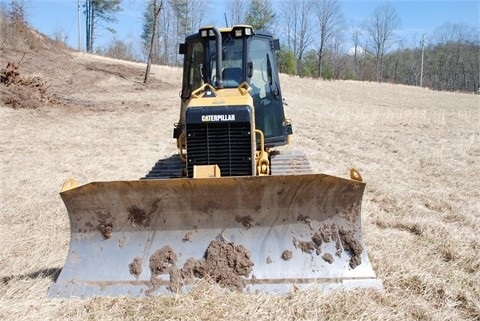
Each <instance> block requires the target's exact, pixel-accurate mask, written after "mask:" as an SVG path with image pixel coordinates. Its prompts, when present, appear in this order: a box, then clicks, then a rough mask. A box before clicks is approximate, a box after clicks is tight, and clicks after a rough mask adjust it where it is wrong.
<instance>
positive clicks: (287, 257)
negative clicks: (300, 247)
mask: <svg viewBox="0 0 480 321" xmlns="http://www.w3.org/2000/svg"><path fill="white" fill-rule="evenodd" d="M292 257H293V253H292V251H290V250H285V251H283V253H282V259H284V260H285V261H290V260H291V259H292Z"/></svg>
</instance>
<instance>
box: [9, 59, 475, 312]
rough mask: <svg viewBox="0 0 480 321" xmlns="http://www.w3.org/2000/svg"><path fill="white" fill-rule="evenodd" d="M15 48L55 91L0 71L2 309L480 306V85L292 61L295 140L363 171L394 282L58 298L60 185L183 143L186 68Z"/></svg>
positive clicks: (313, 155) (387, 276) (62, 224)
mask: <svg viewBox="0 0 480 321" xmlns="http://www.w3.org/2000/svg"><path fill="white" fill-rule="evenodd" d="M8 61H16V62H19V61H20V69H19V72H20V75H23V76H25V77H39V78H38V79H40V80H42V81H44V83H43V85H44V87H45V88H46V92H45V94H44V95H43V96H42V95H40V96H36V95H34V94H32V91H30V92H29V91H27V92H23V93H20V94H18V93H16V94H15V93H13V94H12V91H14V87H13V86H9V87H5V86H4V85H2V84H0V93H1V95H2V97H0V120H1V126H0V166H1V167H0V190H1V196H0V244H1V248H0V278H1V283H0V319H1V320H54V319H60V320H118V319H129V320H168V319H171V320H173V319H175V320H219V319H224V320H241V319H242V320H274V319H277V320H480V272H479V271H480V238H479V234H478V233H479V231H480V178H479V174H480V96H478V95H473V94H463V93H448V92H436V91H431V90H428V89H423V88H415V87H407V86H400V85H391V84H378V83H364V82H354V81H333V82H327V81H319V80H312V79H300V78H296V77H288V76H282V81H283V82H282V88H283V94H284V97H285V98H286V101H287V103H288V106H287V107H286V113H287V115H288V116H289V117H290V118H291V119H292V122H293V125H294V134H295V135H294V139H293V145H292V146H291V147H288V148H293V149H301V150H303V151H304V152H305V153H306V154H307V155H308V157H309V159H310V161H311V163H312V167H313V169H314V171H315V172H319V173H327V174H332V175H337V176H342V177H347V173H348V170H349V169H350V168H351V167H355V168H356V169H358V170H359V171H360V172H361V173H362V175H363V178H364V180H365V181H366V183H367V189H366V192H365V196H364V202H363V207H362V224H363V234H364V238H365V242H366V244H367V248H368V254H369V257H370V261H371V263H372V265H373V267H374V269H375V271H376V273H377V276H378V277H379V278H381V279H382V280H383V283H384V286H385V290H384V291H376V290H357V291H351V292H330V293H320V292H315V291H307V292H299V293H291V294H289V295H268V294H255V295H253V294H240V293H232V292H229V291H227V290H224V289H222V288H220V287H218V286H214V285H211V284H208V282H201V283H199V284H198V286H197V287H195V288H194V290H193V291H192V292H190V293H188V294H180V295H172V296H169V297H151V298H144V299H132V298H127V297H118V298H94V299H88V300H80V299H51V298H47V297H46V292H47V289H48V287H49V286H50V285H51V284H52V282H53V280H54V278H55V277H56V276H57V275H58V273H59V270H60V269H61V268H62V266H63V263H64V260H65V257H66V254H67V251H68V242H69V223H68V218H67V212H66V209H65V207H64V205H63V203H62V201H61V199H60V197H59V195H58V192H59V190H60V186H61V184H62V183H63V181H64V180H65V179H67V178H68V177H75V178H76V179H77V180H78V181H79V183H87V182H90V181H99V180H127V179H138V178H140V177H142V176H143V175H145V174H146V173H147V172H148V171H149V169H150V168H151V167H152V166H153V165H154V163H155V162H156V161H157V160H158V159H159V158H162V157H165V156H169V155H171V154H173V153H175V152H176V150H175V148H176V146H175V141H174V139H172V130H173V124H174V123H175V122H176V121H177V120H178V108H179V98H178V92H179V90H180V84H181V72H180V70H179V69H175V68H168V67H160V66H156V67H154V68H153V75H152V81H151V82H150V84H148V85H143V84H142V83H141V79H142V76H143V70H144V66H143V65H140V64H134V63H125V62H119V61H113V60H108V59H105V58H100V57H95V56H89V55H84V54H79V53H70V52H63V51H57V52H48V51H44V50H37V51H31V52H28V53H26V54H25V55H24V54H22V53H18V52H5V51H0V68H4V67H5V66H6V64H7V62H8ZM15 95H16V96H15ZM6 98H8V99H6ZM6 101H7V102H9V103H6ZM12 102H15V107H17V108H13V107H12V106H13V105H12Z"/></svg>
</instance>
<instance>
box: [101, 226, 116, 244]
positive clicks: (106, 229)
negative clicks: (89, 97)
mask: <svg viewBox="0 0 480 321" xmlns="http://www.w3.org/2000/svg"><path fill="white" fill-rule="evenodd" d="M112 231H113V225H112V224H111V223H108V224H104V225H102V226H101V227H100V233H102V236H103V237H104V238H105V239H106V240H108V239H110V238H112Z"/></svg>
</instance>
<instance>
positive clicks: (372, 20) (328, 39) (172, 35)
mask: <svg viewBox="0 0 480 321" xmlns="http://www.w3.org/2000/svg"><path fill="white" fill-rule="evenodd" d="M124 1H132V0H124ZM81 2H82V3H83V4H82V6H83V9H84V15H85V22H86V49H87V51H89V52H97V53H101V54H104V55H107V56H112V57H115V58H120V59H127V60H137V61H148V62H149V63H154V64H163V65H171V66H178V65H180V64H181V59H182V57H181V56H179V55H178V44H179V43H181V42H183V41H184V39H185V37H186V36H187V35H189V34H191V33H194V32H197V31H198V29H199V28H200V27H201V26H203V25H208V24H211V23H212V22H211V21H210V20H207V19H208V13H209V12H210V9H211V8H210V7H209V5H210V2H209V1H207V0H148V1H146V2H144V1H141V2H138V3H139V4H141V6H140V10H143V19H142V26H143V32H142V34H141V35H139V45H137V46H136V47H137V48H140V49H139V50H138V51H137V52H136V51H135V50H134V49H132V44H131V43H130V44H127V43H125V42H124V41H122V40H114V41H112V42H111V43H109V44H108V45H106V46H105V47H104V48H98V47H97V48H96V47H95V39H96V35H97V32H98V30H99V29H107V30H110V31H113V29H111V28H109V27H108V26H109V24H110V23H111V22H115V21H116V20H117V18H116V14H117V13H118V12H119V11H121V10H122V7H121V6H122V0H81ZM11 3H12V6H13V5H14V4H15V5H16V7H15V8H17V11H18V4H19V3H22V4H23V1H21V0H12V1H11ZM276 4H277V5H278V6H276V7H275V8H274V6H273V4H272V1H271V0H226V1H225V2H224V5H225V17H224V18H225V25H226V24H228V25H234V24H249V25H252V26H253V27H254V28H255V29H267V30H270V31H272V32H273V33H274V34H275V35H276V36H278V37H279V38H280V41H281V44H282V47H281V50H280V51H279V52H278V64H279V69H280V71H281V72H283V73H287V74H290V75H298V76H300V77H313V78H322V79H352V80H362V81H378V82H391V83H400V84H407V85H415V86H424V87H429V88H432V89H436V90H449V91H465V92H476V93H478V92H479V86H480V84H479V82H480V74H479V73H480V36H479V34H480V33H479V30H478V26H477V27H474V26H469V25H466V24H451V23H448V22H446V23H445V24H443V25H441V26H439V27H437V28H436V29H435V30H433V32H432V33H431V34H428V35H427V34H424V35H416V37H415V38H414V39H402V37H401V33H400V32H401V28H400V26H401V18H400V17H399V15H398V13H397V12H396V10H395V8H394V7H393V6H392V5H391V4H389V3H388V2H386V3H385V4H381V5H379V6H377V7H376V8H375V9H374V10H373V11H372V12H371V14H370V15H369V16H367V17H365V19H364V20H363V21H362V22H360V23H358V24H357V25H351V24H348V23H347V22H346V21H345V18H344V13H343V9H342V3H341V1H340V0H283V1H279V2H276ZM142 7H143V8H142ZM408 41H410V44H407V42H408Z"/></svg>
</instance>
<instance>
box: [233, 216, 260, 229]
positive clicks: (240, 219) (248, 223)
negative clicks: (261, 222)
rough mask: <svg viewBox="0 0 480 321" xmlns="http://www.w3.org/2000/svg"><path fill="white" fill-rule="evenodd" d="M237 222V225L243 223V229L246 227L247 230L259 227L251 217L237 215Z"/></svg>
mask: <svg viewBox="0 0 480 321" xmlns="http://www.w3.org/2000/svg"><path fill="white" fill-rule="evenodd" d="M235 221H236V222H237V223H241V224H242V225H243V227H245V228H246V229H247V230H248V229H250V228H252V227H254V226H255V225H257V224H256V223H255V221H254V220H253V218H252V217H251V216H250V215H246V216H240V215H237V216H235Z"/></svg>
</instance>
